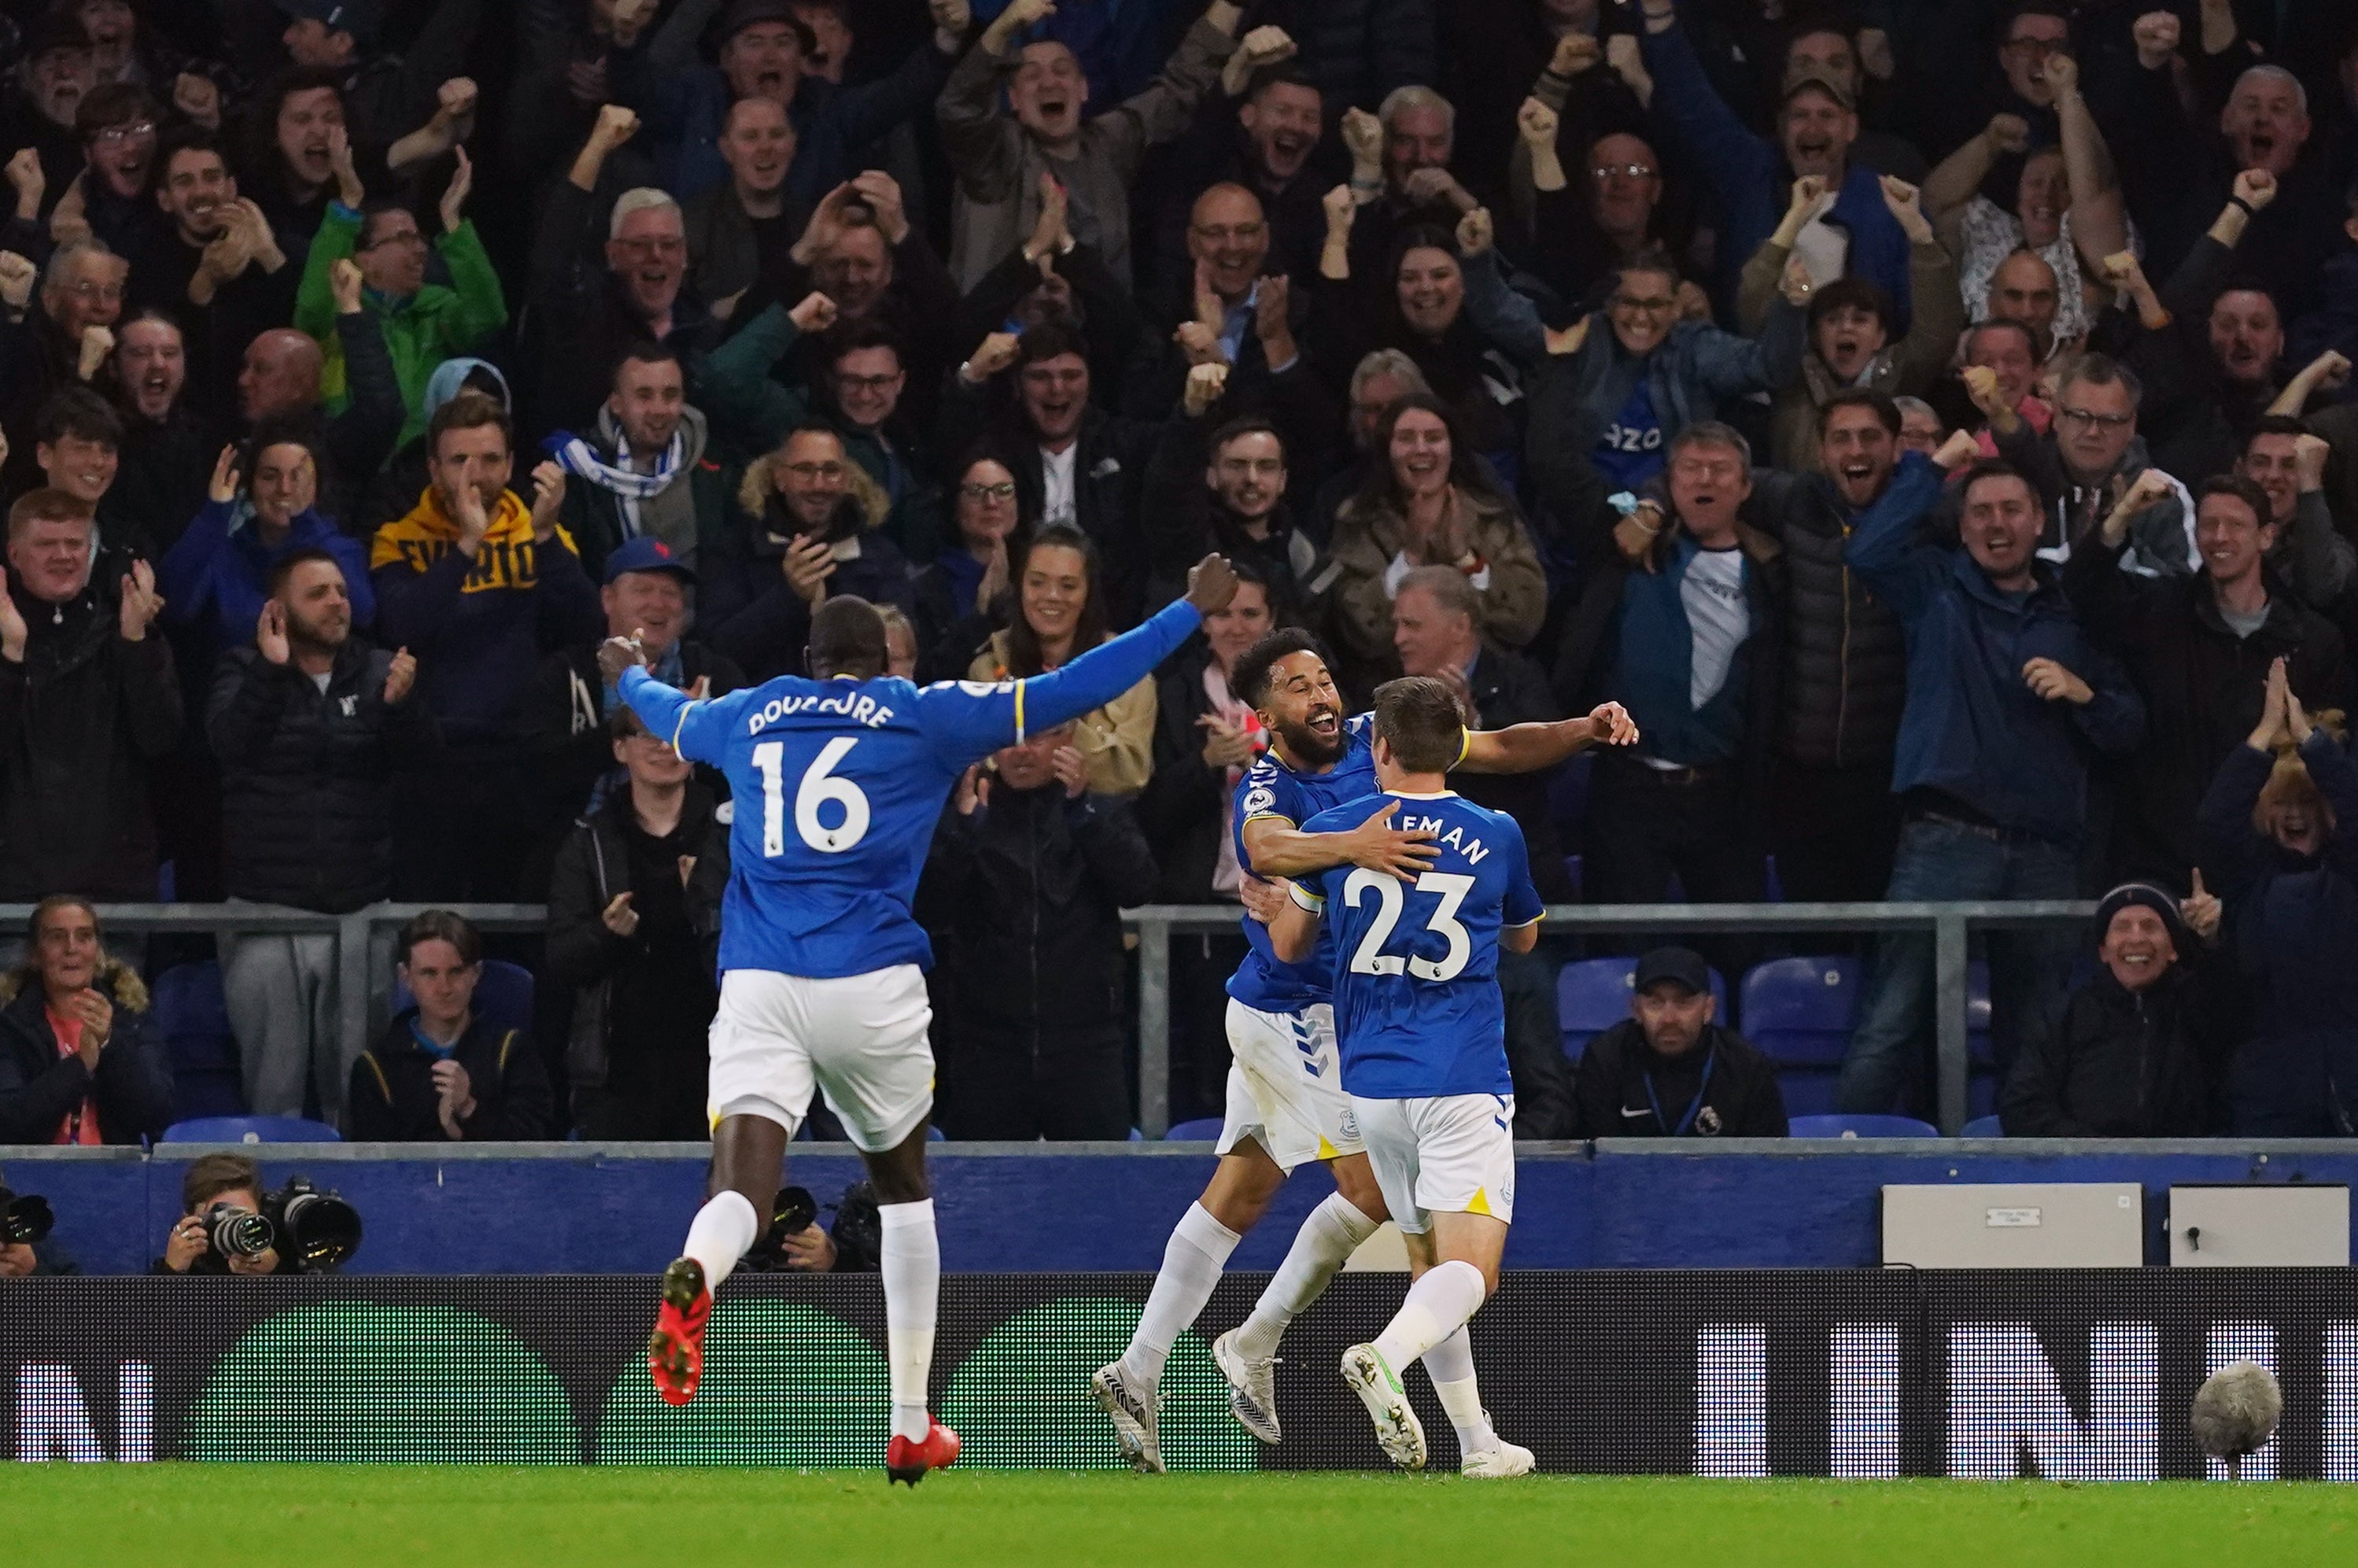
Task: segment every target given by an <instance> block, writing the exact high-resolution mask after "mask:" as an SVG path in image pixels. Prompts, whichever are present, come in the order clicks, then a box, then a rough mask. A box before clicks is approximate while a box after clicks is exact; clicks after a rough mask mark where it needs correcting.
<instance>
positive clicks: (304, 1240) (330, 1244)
mask: <svg viewBox="0 0 2358 1568" xmlns="http://www.w3.org/2000/svg"><path fill="white" fill-rule="evenodd" d="M262 1209H263V1212H264V1213H265V1215H267V1216H269V1217H270V1222H271V1224H272V1226H273V1227H276V1230H277V1233H278V1238H279V1245H280V1249H281V1255H282V1256H284V1257H286V1258H287V1260H288V1261H289V1262H291V1263H293V1264H294V1266H295V1267H296V1268H297V1270H299V1271H302V1272H303V1273H306V1274H332V1273H334V1272H335V1271H337V1270H339V1269H341V1268H342V1267H343V1266H344V1265H345V1263H347V1262H349V1261H350V1260H351V1259H352V1254H353V1253H355V1252H357V1251H359V1250H360V1247H361V1211H360V1210H358V1209H356V1208H354V1207H353V1206H352V1205H350V1204H348V1203H346V1202H345V1201H344V1200H343V1196H342V1195H341V1194H338V1193H332V1192H330V1193H323V1192H321V1191H320V1190H319V1188H317V1187H315V1186H313V1185H312V1184H311V1178H309V1177H308V1176H303V1175H296V1176H290V1177H288V1178H287V1184H286V1185H285V1186H283V1187H280V1188H279V1189H278V1190H277V1191H276V1192H275V1193H273V1194H271V1195H269V1196H268V1197H266V1198H265V1199H263V1200H262Z"/></svg>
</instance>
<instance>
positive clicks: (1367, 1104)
mask: <svg viewBox="0 0 2358 1568" xmlns="http://www.w3.org/2000/svg"><path fill="white" fill-rule="evenodd" d="M1351 1107H1352V1108H1353V1109H1354V1110H1356V1111H1357V1112H1358V1115H1359V1134H1360V1136H1361V1137H1363V1138H1365V1139H1366V1140H1367V1143H1368V1164H1369V1165H1371V1166H1373V1167H1374V1168H1375V1173H1376V1185H1378V1186H1379V1187H1380V1188H1382V1189H1383V1194H1384V1206H1385V1207H1386V1208H1388V1209H1390V1210H1391V1213H1392V1218H1393V1219H1394V1220H1395V1221H1396V1222H1398V1224H1399V1226H1400V1227H1401V1229H1402V1230H1406V1231H1410V1232H1412V1233H1414V1234H1416V1235H1420V1236H1421V1235H1422V1234H1423V1233H1424V1232H1426V1231H1427V1230H1430V1229H1432V1228H1433V1216H1434V1215H1436V1214H1487V1215H1488V1216H1490V1217H1492V1218H1494V1219H1498V1220H1502V1221H1504V1222H1506V1223H1507V1224H1509V1225H1512V1224H1513V1223H1514V1220H1515V1131H1514V1128H1515V1097H1514V1096H1512V1095H1444V1096H1441V1097H1439V1098H1430V1099H1362V1098H1359V1097H1358V1096H1357V1095H1354V1096H1352V1097H1351Z"/></svg>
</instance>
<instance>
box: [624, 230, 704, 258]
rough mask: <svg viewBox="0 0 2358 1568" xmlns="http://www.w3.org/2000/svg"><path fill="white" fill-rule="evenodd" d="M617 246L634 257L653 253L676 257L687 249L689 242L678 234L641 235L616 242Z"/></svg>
mask: <svg viewBox="0 0 2358 1568" xmlns="http://www.w3.org/2000/svg"><path fill="white" fill-rule="evenodd" d="M614 243H616V244H618V245H620V246H622V248H623V249H624V250H626V251H628V252H630V253H631V254H633V255H640V256H643V255H646V254H650V253H652V254H655V255H659V256H676V255H677V254H680V252H682V251H684V250H686V249H687V241H686V240H684V239H682V238H680V237H679V236H678V235H677V234H641V235H639V236H637V237H636V238H634V239H628V240H616V241H615V242H614Z"/></svg>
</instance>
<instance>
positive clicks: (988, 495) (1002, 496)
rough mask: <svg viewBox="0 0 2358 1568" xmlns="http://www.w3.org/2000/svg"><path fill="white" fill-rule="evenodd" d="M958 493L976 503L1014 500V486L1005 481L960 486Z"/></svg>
mask: <svg viewBox="0 0 2358 1568" xmlns="http://www.w3.org/2000/svg"><path fill="white" fill-rule="evenodd" d="M958 493H959V494H960V495H963V496H965V497H966V498H967V499H968V501H971V502H975V503H982V502H985V501H1012V500H1014V499H1015V486H1014V485H1012V484H1011V483H1009V482H1008V481H1005V480H1001V481H1000V482H999V483H997V484H962V485H959V486H958Z"/></svg>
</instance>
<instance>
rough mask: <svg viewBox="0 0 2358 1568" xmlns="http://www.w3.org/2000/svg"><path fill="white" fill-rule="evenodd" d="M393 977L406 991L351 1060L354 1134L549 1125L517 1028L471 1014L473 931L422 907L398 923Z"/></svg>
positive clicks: (531, 1055)
mask: <svg viewBox="0 0 2358 1568" xmlns="http://www.w3.org/2000/svg"><path fill="white" fill-rule="evenodd" d="M400 953H401V980H402V983H403V984H404V985H406V986H407V987H408V988H409V991H410V994H411V995H412V996H414V997H416V1001H415V1002H413V1003H412V1004H411V1005H410V1006H408V1007H406V1008H404V1009H403V1010H402V1011H401V1013H400V1015H399V1016H398V1017H396V1018H395V1020H394V1021H393V1022H392V1024H391V1025H390V1026H389V1027H388V1028H387V1029H386V1030H385V1033H384V1037H383V1038H381V1039H380V1040H378V1042H377V1043H376V1044H374V1045H373V1046H372V1047H370V1048H369V1049H368V1050H366V1051H363V1052H362V1053H361V1057H360V1060H359V1061H357V1062H355V1063H353V1064H352V1087H351V1092H350V1093H349V1094H347V1095H346V1097H345V1101H344V1103H345V1105H346V1107H347V1108H348V1116H349V1119H350V1122H351V1126H350V1129H349V1130H350V1132H351V1134H352V1138H353V1139H354V1140H355V1141H361V1142H375V1143H426V1142H437V1141H442V1140H446V1139H447V1140H449V1141H452V1142H460V1141H465V1142H471V1143H480V1142H484V1141H495V1140H503V1139H509V1140H528V1139H536V1138H546V1137H547V1136H548V1135H549V1119H550V1109H551V1104H550V1098H549V1088H548V1076H547V1073H546V1070H545V1069H544V1068H543V1067H542V1066H541V1061H540V1053H539V1051H538V1050H537V1049H536V1048H535V1046H534V1044H533V1043H532V1041H531V1040H530V1039H529V1038H527V1037H526V1036H525V1033H523V1032H522V1031H521V1030H515V1029H494V1028H493V1027H492V1025H490V1024H488V1023H486V1022H483V1021H482V1020H481V1019H480V1018H477V1017H476V1016H475V1011H474V1007H475V983H476V981H478V980H480V979H482V975H483V938H482V935H481V933H479V932H478V931H476V929H475V928H474V926H473V925H471V924H469V923H468V921H467V920H466V919H464V918H463V917H462V916H460V915H457V914H451V913H450V912H449V910H447V909H429V910H427V912H426V913H425V914H421V915H419V916H417V917H416V919H415V920H412V921H411V922H410V923H409V924H408V925H405V926H403V927H402V928H401V942H400Z"/></svg>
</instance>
